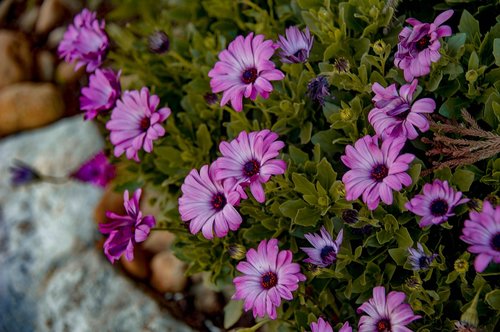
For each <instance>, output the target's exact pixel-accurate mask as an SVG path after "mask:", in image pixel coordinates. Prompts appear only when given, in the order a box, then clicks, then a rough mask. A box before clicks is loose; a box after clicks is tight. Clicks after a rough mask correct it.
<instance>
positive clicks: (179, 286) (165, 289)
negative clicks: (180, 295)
mask: <svg viewBox="0 0 500 332" xmlns="http://www.w3.org/2000/svg"><path fill="white" fill-rule="evenodd" d="M151 271H152V276H151V279H150V282H151V286H153V287H154V288H156V290H158V291H159V292H162V293H177V292H181V291H183V290H184V288H185V287H186V284H187V278H186V276H185V275H184V271H185V264H184V263H183V262H181V261H180V260H179V259H178V258H177V257H175V256H174V254H172V253H171V252H169V251H162V252H160V253H159V254H157V255H155V256H154V257H153V259H152V260H151Z"/></svg>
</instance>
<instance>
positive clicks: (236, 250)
mask: <svg viewBox="0 0 500 332" xmlns="http://www.w3.org/2000/svg"><path fill="white" fill-rule="evenodd" d="M227 251H228V252H229V256H230V257H231V258H232V259H236V260H239V261H240V260H242V259H243V258H245V256H246V254H247V249H246V248H245V246H243V245H241V244H237V243H235V244H232V245H230V246H229V248H227Z"/></svg>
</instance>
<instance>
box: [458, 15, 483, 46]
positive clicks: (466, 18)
mask: <svg viewBox="0 0 500 332" xmlns="http://www.w3.org/2000/svg"><path fill="white" fill-rule="evenodd" d="M458 31H460V32H463V33H465V34H467V40H468V41H470V42H472V41H474V39H475V38H477V37H479V36H480V30H479V21H478V20H476V19H475V18H474V17H473V16H472V15H471V13H469V12H468V11H467V10H466V9H464V11H463V12H462V17H461V18H460V23H459V24H458Z"/></svg>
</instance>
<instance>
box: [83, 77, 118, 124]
mask: <svg viewBox="0 0 500 332" xmlns="http://www.w3.org/2000/svg"><path fill="white" fill-rule="evenodd" d="M120 74H121V71H119V72H118V73H115V72H114V71H113V70H111V69H103V70H101V69H96V71H95V73H94V74H92V75H90V78H89V86H88V87H85V88H83V89H82V96H80V109H82V110H84V111H86V113H85V116H84V117H85V120H92V119H94V118H95V117H96V116H97V115H98V114H99V113H100V112H102V111H106V110H110V109H112V108H113V107H114V106H115V102H116V99H118V97H119V96H120V92H121V85H120Z"/></svg>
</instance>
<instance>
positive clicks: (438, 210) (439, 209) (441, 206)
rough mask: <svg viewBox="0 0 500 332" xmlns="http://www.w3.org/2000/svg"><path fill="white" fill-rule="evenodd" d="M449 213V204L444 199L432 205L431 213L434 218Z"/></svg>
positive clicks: (435, 201)
mask: <svg viewBox="0 0 500 332" xmlns="http://www.w3.org/2000/svg"><path fill="white" fill-rule="evenodd" d="M447 212H448V203H447V202H446V201H445V200H444V199H436V200H434V201H433V202H432V203H431V213H432V215H433V216H434V217H442V216H444V215H445V214H446V213H447Z"/></svg>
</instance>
